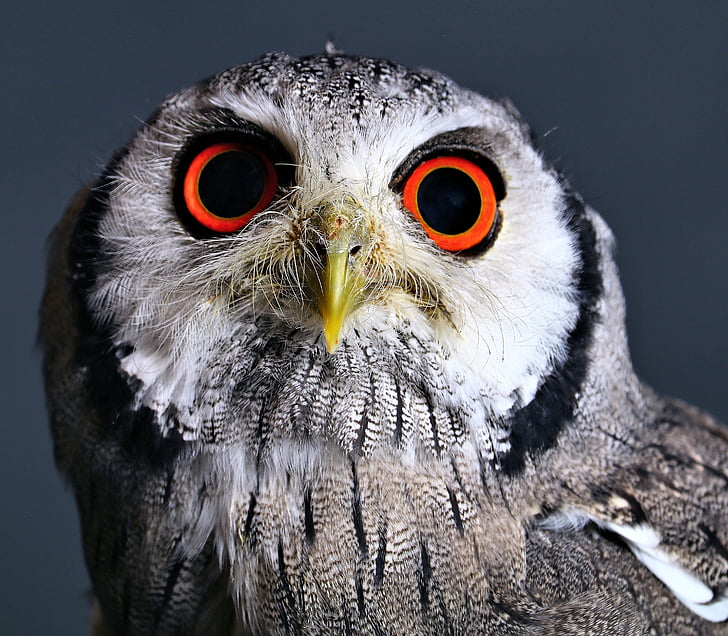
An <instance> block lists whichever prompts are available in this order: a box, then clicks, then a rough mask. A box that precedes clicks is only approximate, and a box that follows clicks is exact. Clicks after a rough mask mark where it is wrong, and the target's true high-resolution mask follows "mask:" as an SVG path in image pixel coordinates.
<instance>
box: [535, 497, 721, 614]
mask: <svg viewBox="0 0 728 636" xmlns="http://www.w3.org/2000/svg"><path fill="white" fill-rule="evenodd" d="M589 521H592V522H594V523H595V524H596V525H598V526H599V527H600V528H604V529H605V530H609V531H610V532H613V533H615V534H616V535H618V536H620V537H621V538H622V540H623V541H624V542H625V543H626V544H627V546H628V547H629V549H630V550H632V552H633V553H634V555H635V556H636V557H637V558H638V559H639V561H640V562H641V563H642V564H643V565H644V566H645V567H647V569H648V570H650V572H652V574H654V575H655V576H656V577H657V578H658V579H660V581H662V582H663V583H664V584H665V585H666V586H667V588H668V589H669V590H670V591H671V592H672V593H673V594H674V595H675V598H677V599H678V600H679V601H680V602H681V603H682V604H683V605H685V606H686V607H687V608H688V609H690V610H691V611H692V612H694V613H695V614H697V615H698V616H700V617H701V618H704V619H705V620H708V621H711V622H713V623H720V622H722V621H725V620H726V619H728V596H726V595H725V594H716V593H715V592H713V590H712V589H710V587H708V586H707V585H706V584H705V583H704V582H703V581H701V580H700V579H699V578H697V577H696V576H695V575H694V574H692V573H691V572H690V571H688V570H686V569H685V568H684V567H683V566H682V565H680V564H679V563H677V562H676V561H675V560H674V559H673V558H672V557H671V556H670V555H669V554H668V553H667V552H666V551H665V550H663V549H662V548H660V547H659V546H660V541H661V540H660V536H659V535H658V534H657V532H656V531H655V530H654V529H653V528H652V527H651V526H650V525H648V524H646V523H639V524H632V525H627V524H618V523H614V522H612V521H606V520H605V519H601V518H599V517H595V516H592V515H589V514H586V513H585V512H583V511H581V510H574V509H563V510H560V511H559V512H558V513H557V514H554V515H551V516H549V517H548V518H546V519H544V521H543V522H542V523H541V526H542V527H546V528H550V529H555V530H559V529H566V528H573V529H577V530H578V529H580V528H582V527H583V526H585V525H586V524H587V523H588V522H589Z"/></svg>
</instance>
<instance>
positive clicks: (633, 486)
mask: <svg viewBox="0 0 728 636" xmlns="http://www.w3.org/2000/svg"><path fill="white" fill-rule="evenodd" d="M221 129H225V130H230V129H234V130H238V131H240V130H242V131H245V132H246V134H249V135H254V136H259V137H260V138H261V139H262V138H265V139H268V141H267V142H266V143H268V142H270V143H274V144H279V145H280V147H281V148H283V149H284V151H285V153H287V155H288V156H289V157H290V160H291V163H292V164H293V166H294V172H295V178H294V179H293V182H292V184H291V185H290V186H287V187H284V188H283V189H282V191H281V192H279V194H278V196H277V197H276V199H275V201H274V202H273V203H271V205H270V206H269V208H268V209H267V210H266V211H264V212H262V213H260V214H258V216H256V217H255V219H254V220H253V221H252V222H251V223H250V224H249V225H248V226H246V227H245V228H244V229H243V230H241V231H240V232H236V233H234V234H232V235H229V236H225V237H210V236H200V235H198V234H197V233H196V232H195V231H194V228H192V227H190V226H189V224H188V223H186V222H185V220H184V219H183V218H181V217H180V216H179V215H178V214H177V210H176V207H175V187H176V186H175V180H176V179H177V178H178V177H176V171H177V170H178V166H179V161H180V159H179V157H180V156H181V155H182V154H183V153H184V152H185V148H187V147H188V146H189V144H190V143H192V142H193V141H194V140H195V139H197V138H199V136H200V135H202V134H205V133H207V132H209V131H210V130H217V131H219V130H221ZM269 138H270V139H269ZM433 148H434V149H440V150H442V149H443V148H446V149H448V151H457V152H464V153H478V154H482V155H484V156H486V157H487V158H488V160H489V161H490V162H492V163H493V165H494V166H495V167H496V168H497V170H498V172H499V175H500V177H501V179H502V181H503V184H502V185H503V190H504V196H503V197H502V199H501V201H500V203H499V212H500V214H501V218H502V225H501V227H500V228H499V230H498V234H497V236H496V238H495V240H494V242H493V244H492V245H491V246H489V248H488V249H487V250H484V251H482V253H473V254H457V253H455V254H452V253H447V252H445V251H443V250H441V249H439V248H437V247H436V246H435V245H434V244H433V243H432V241H431V240H430V239H429V238H428V237H427V236H426V234H425V233H424V231H423V230H422V228H421V226H419V225H418V223H417V222H416V220H415V219H414V218H413V217H412V215H410V214H409V213H408V212H407V210H406V209H404V207H403V205H402V202H401V194H400V190H399V189H398V187H399V186H398V183H399V182H400V181H401V179H402V178H403V175H406V174H407V173H408V171H409V170H411V167H412V166H413V165H415V164H416V163H417V162H418V161H420V160H421V158H422V157H423V156H426V155H427V153H428V152H430V151H431V149H433ZM331 209H346V210H348V211H350V213H351V218H355V219H357V222H358V223H361V224H362V225H363V226H364V227H366V228H367V236H368V238H367V240H366V241H365V243H364V245H363V247H362V249H361V250H360V251H359V252H358V253H357V255H356V259H355V263H354V265H353V267H355V268H357V271H360V272H366V280H367V281H368V283H367V285H368V287H367V288H366V292H365V299H366V300H365V302H364V303H363V304H362V306H360V307H359V308H358V309H357V310H356V311H355V312H353V313H352V314H351V315H350V316H349V317H348V318H347V322H346V323H345V326H344V332H343V336H342V341H341V344H340V346H339V347H338V348H337V349H336V351H335V352H333V353H329V352H328V351H327V349H326V347H325V346H324V341H323V337H322V327H321V318H320V316H319V315H318V313H317V311H316V307H315V298H314V297H313V294H312V292H311V283H310V280H309V279H307V278H306V275H305V272H306V271H307V269H306V268H307V267H309V266H310V261H311V260H312V259H315V251H316V249H315V246H316V245H317V244H319V243H320V242H321V241H322V240H323V238H325V237H323V238H322V230H321V227H322V226H321V218H322V216H323V215H324V214H325V213H326V211H327V210H331ZM612 251H613V240H612V236H611V233H610V231H609V229H608V227H607V226H606V224H605V223H604V221H602V219H601V218H600V217H599V216H598V215H597V214H596V213H595V212H594V211H593V210H591V209H590V208H588V207H587V206H586V205H585V204H584V203H583V202H582V201H581V199H580V198H579V197H578V195H576V194H574V193H573V192H571V191H570V190H569V188H568V186H567V185H566V183H565V181H564V180H563V178H562V177H560V175H558V173H557V172H556V171H555V170H553V169H552V168H550V167H549V166H548V165H546V164H545V163H544V161H543V159H542V158H541V156H540V155H539V153H538V152H537V150H536V149H534V148H533V146H532V143H531V140H530V137H529V131H528V128H527V126H526V125H525V124H524V123H523V122H522V121H521V120H520V118H519V116H518V114H517V113H516V112H515V110H514V109H513V107H512V106H510V105H509V104H506V103H498V102H494V101H491V100H488V99H486V98H483V97H481V96H478V95H476V94H474V93H471V92H469V91H466V90H464V89H462V88H460V87H458V86H457V85H455V84H454V83H452V82H451V81H450V80H448V79H447V78H445V77H443V76H442V75H439V74H437V73H433V72H430V71H411V70H408V69H405V68H403V67H401V66H398V65H396V64H393V63H391V62H388V61H384V60H374V59H369V58H359V57H350V56H344V55H338V54H332V55H324V56H317V57H310V58H302V59H296V58H291V57H289V56H285V55H280V54H273V55H269V56H265V57H263V58H261V59H260V60H258V61H256V62H254V63H252V64H249V65H246V66H242V67H238V68H234V69H230V70H228V71H225V72H223V73H221V74H219V75H217V76H215V77H213V78H211V79H209V80H207V81H205V82H203V83H201V84H200V85H198V86H196V87H193V88H190V89H186V90H184V91H181V92H179V93H177V94H175V95H173V96H171V97H170V98H169V99H168V100H167V101H165V103H164V104H162V106H161V107H160V108H159V109H158V111H157V112H156V113H155V114H154V116H153V117H152V118H151V119H150V120H149V122H148V123H147V124H145V125H144V126H143V127H142V128H141V130H140V131H139V132H138V133H137V134H136V135H135V137H134V138H133V139H132V140H131V142H130V143H129V144H128V145H127V146H126V147H125V148H124V149H122V150H121V151H120V152H119V153H118V154H117V156H116V157H115V158H114V159H113V160H112V161H111V162H110V164H109V166H108V167H107V169H106V171H105V173H104V174H103V175H102V177H101V178H100V180H99V182H98V183H97V184H96V185H95V187H94V188H92V189H91V190H88V191H84V192H82V193H81V194H80V195H79V196H78V197H77V199H76V201H75V202H74V203H73V204H72V205H71V206H70V208H69V210H68V212H67V214H66V215H65V217H64V218H63V220H62V221H61V223H60V224H59V226H58V228H57V230H56V232H55V236H54V241H53V252H52V255H51V259H50V264H49V273H48V284H47V288H46V293H45V297H44V301H43V307H42V312H41V313H42V315H41V319H42V321H41V322H42V325H41V335H42V340H43V343H44V349H45V377H46V385H47V392H48V399H49V410H50V416H51V422H52V427H53V433H54V439H55V444H56V457H57V461H58V464H59V466H60V468H61V470H62V471H63V472H64V473H65V474H66V475H67V476H68V478H69V480H70V482H71V485H72V487H73V489H74V492H75V493H76V498H77V501H78V506H79V510H80V515H81V522H82V529H83V541H84V549H85V555H86V561H87V564H88V567H89V571H90V574H91V579H92V584H93V588H94V594H95V596H96V599H97V625H96V628H95V630H96V633H98V634H209V633H219V634H250V633H255V634H257V633H261V634H262V633H265V634H278V633H280V634H289V633H301V634H323V633H331V634H341V633H350V634H402V635H406V634H442V633H451V634H476V633H479V634H557V633H558V634H582V633H593V634H615V633H630V634H681V633H684V634H695V633H701V634H718V633H726V624H725V622H724V621H725V619H726V616H727V615H728V599H726V587H727V586H728V548H726V546H728V527H727V524H726V523H725V521H726V510H727V508H728V489H727V488H726V485H727V484H728V459H727V458H728V433H726V429H725V428H724V427H723V426H722V425H720V424H718V423H716V422H715V421H714V420H712V419H711V418H710V417H709V416H707V415H705V414H702V413H700V412H698V411H697V410H695V409H693V408H692V407H688V406H686V405H683V404H680V403H678V402H676V401H674V400H670V399H666V398H663V397H661V396H659V395H657V394H655V393H654V392H653V391H652V390H650V389H649V388H648V387H646V386H645V385H644V384H642V383H641V382H640V381H639V380H638V379H637V378H636V376H635V375H634V372H633V371H632V368H631V363H630V360H629V353H628V349H627V343H626V338H625V332H624V307H623V299H622V293H621V289H620V285H619V280H618V275H617V271H616V267H615V264H614V260H613V255H612ZM660 568H662V569H660ZM661 573H662V574H661ZM661 578H662V579H663V580H660V579H661ZM663 581H665V582H663ZM668 586H670V587H672V590H671V589H669V587H668ZM701 616H707V617H708V618H710V619H711V620H705V619H704V618H702V617H701ZM721 621H722V622H721Z"/></svg>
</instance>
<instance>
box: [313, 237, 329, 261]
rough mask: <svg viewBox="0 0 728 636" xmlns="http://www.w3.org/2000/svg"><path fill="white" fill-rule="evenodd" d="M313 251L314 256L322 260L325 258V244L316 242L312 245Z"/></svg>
mask: <svg viewBox="0 0 728 636" xmlns="http://www.w3.org/2000/svg"><path fill="white" fill-rule="evenodd" d="M313 249H314V250H316V254H317V255H318V256H319V258H322V259H323V258H324V257H325V256H326V244H325V243H324V242H323V241H316V242H315V243H314V244H313Z"/></svg>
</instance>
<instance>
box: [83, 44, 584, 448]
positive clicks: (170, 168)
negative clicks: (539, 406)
mask: <svg viewBox="0 0 728 636" xmlns="http://www.w3.org/2000/svg"><path fill="white" fill-rule="evenodd" d="M97 197H98V198H100V199H103V201H104V206H103V207H104V212H103V214H97V215H91V216H90V221H88V222H87V223H88V227H87V228H86V231H85V233H82V234H83V235H84V237H88V236H89V235H92V236H93V237H94V241H92V243H93V250H94V256H93V257H92V258H88V259H86V262H88V263H90V265H89V266H88V270H89V272H90V273H88V279H89V281H90V282H89V298H90V301H89V307H90V314H91V318H92V320H93V321H95V322H96V323H97V324H98V325H100V326H101V327H102V328H104V329H107V330H108V331H109V333H110V336H111V337H110V340H111V341H112V342H113V344H114V347H115V355H116V357H117V358H118V359H119V363H120V366H121V369H122V370H123V372H124V373H125V374H126V375H127V378H128V382H129V384H130V385H131V386H133V387H134V388H135V401H136V406H137V407H140V408H141V407H147V408H149V409H151V411H152V412H153V413H154V414H155V418H156V422H157V426H158V427H159V429H160V432H161V433H162V435H168V434H172V433H174V434H179V435H181V436H182V438H184V439H186V440H196V439H199V440H202V441H205V440H210V439H215V440H218V439H219V438H220V436H221V435H223V433H222V431H223V430H228V428H227V424H228V423H229V421H232V418H234V411H236V409H245V408H249V405H250V404H251V403H252V402H254V400H252V399H251V398H252V396H253V395H254V394H256V395H259V394H260V393H261V392H263V393H266V392H268V393H271V392H272V393H273V394H275V395H276V396H279V397H277V398H276V399H277V400H279V401H280V407H279V408H281V409H288V411H287V416H286V417H284V418H282V421H285V422H288V423H289V424H290V429H291V430H289V431H287V432H284V433H281V434H290V433H300V432H301V431H307V432H309V433H310V432H312V431H316V430H321V429H322V427H324V428H325V427H329V428H332V429H333V430H335V431H338V432H335V433H334V436H335V437H338V438H339V441H340V443H341V444H343V445H344V447H345V448H347V449H348V450H351V448H352V444H355V443H356V440H352V439H351V433H348V432H347V431H350V430H353V429H352V427H349V426H347V425H346V422H343V421H342V422H339V424H341V426H339V425H338V424H337V418H338V419H340V418H350V417H352V415H351V413H352V412H355V413H356V412H358V413H359V414H360V415H361V413H362V411H363V407H361V408H359V409H358V410H357V409H353V410H352V408H350V407H351V402H352V400H353V401H356V400H359V401H363V402H367V400H368V401H369V404H371V403H372V400H386V399H388V398H387V395H386V393H387V391H378V396H377V397H376V398H372V397H370V398H367V397H366V392H367V391H368V390H369V389H367V388H366V387H368V386H370V384H371V383H370V382H367V381H366V379H367V378H368V377H369V375H371V373H372V371H371V369H377V368H380V369H381V368H384V369H388V370H389V372H391V374H392V375H393V377H398V376H407V377H408V378H409V376H412V378H417V381H416V383H415V385H416V386H420V387H422V390H421V391H419V392H416V394H414V395H412V396H411V398H410V401H409V404H411V406H412V408H411V409H410V410H411V411H412V413H417V411H418V408H417V405H418V404H420V403H421V404H427V403H430V402H431V401H432V400H433V396H434V395H435V394H436V395H437V401H438V403H441V404H444V405H446V408H448V407H449V406H452V409H453V413H454V412H457V416H454V415H453V416H452V417H453V418H455V417H456V418H457V420H458V426H457V427H455V426H453V430H456V429H457V431H458V432H457V433H454V436H455V437H457V436H458V435H461V436H467V435H470V434H472V432H473V431H474V430H475V428H474V427H471V426H470V423H471V422H475V421H477V422H482V421H483V420H484V419H486V420H489V421H492V422H494V423H497V422H498V421H500V420H502V419H503V418H505V417H506V416H507V414H508V413H509V412H511V411H512V410H514V408H516V407H520V406H523V405H524V404H527V403H529V402H530V401H531V400H532V399H533V397H534V395H535V394H536V392H537V391H538V390H539V388H540V387H541V386H542V385H543V383H544V382H545V380H546V378H547V377H548V376H549V374H550V373H552V371H553V370H554V369H555V368H556V367H558V366H559V365H561V364H562V363H563V362H564V360H565V357H566V355H567V352H568V348H569V345H568V340H569V334H570V333H572V332H573V330H574V328H575V326H576V325H577V322H578V320H579V316H580V311H581V309H582V307H581V305H582V290H581V283H580V276H581V275H582V271H583V269H584V264H583V255H582V247H581V242H583V241H584V240H585V239H584V237H583V236H581V235H580V231H579V219H580V217H583V215H584V214H585V213H584V210H583V207H582V206H581V204H579V203H578V200H576V199H575V198H574V197H572V196H570V195H568V194H567V193H566V192H565V189H564V186H563V184H562V183H560V181H559V178H558V175H557V174H555V173H554V172H553V171H551V170H550V169H548V168H547V167H545V166H544V162H543V160H542V158H541V157H540V156H539V154H538V153H537V151H536V150H535V149H534V148H533V147H532V145H531V144H530V143H529V141H528V131H527V130H526V129H525V127H524V125H523V124H522V123H521V121H520V119H519V118H518V117H517V115H516V114H515V113H514V112H513V110H512V108H511V107H510V106H508V105H507V104H501V103H497V102H494V101H491V100H488V99H485V98H483V97H481V96H479V95H476V94H474V93H470V92H467V91H464V90H462V89H460V88H458V87H456V86H455V85H454V84H453V83H452V82H451V81H450V80H448V79H447V78H445V77H443V76H441V75H438V74H436V73H433V72H429V71H419V72H412V71H409V70H407V69H405V68H402V67H400V66H398V65H395V64H393V63H390V62H384V61H378V60H369V59H361V60H357V59H356V58H347V57H337V56H327V57H313V58H304V59H301V60H299V59H293V58H288V57H287V56H284V55H271V56H267V57H265V58H262V59H261V60H259V61H257V62H255V63H253V64H250V65H247V66H242V67H239V68H235V69H232V70H229V71H226V72H224V73H221V74H220V75H218V76H216V77H214V78H212V79H211V80H210V81H209V82H208V83H206V84H202V85H199V86H197V87H194V88H190V89H188V90H185V91H182V92H180V93H177V94H175V95H173V96H171V97H170V98H169V99H168V100H167V101H166V102H165V103H164V104H162V106H161V107H160V109H159V110H158V112H157V113H156V115H155V116H154V117H153V118H152V119H151V120H150V121H149V122H148V123H147V124H146V125H145V126H144V127H143V128H142V129H141V130H140V131H139V132H138V133H137V134H136V136H135V137H134V139H133V140H132V142H131V143H130V144H129V146H128V147H127V149H126V151H125V152H124V153H123V154H122V155H121V156H119V157H117V158H116V160H115V161H114V162H113V163H112V164H111V166H110V167H109V168H108V170H107V173H106V175H105V177H104V182H103V185H102V186H101V188H100V190H99V191H98V193H97ZM78 244H79V245H81V241H78ZM77 249H78V250H79V251H83V249H88V247H78V248H77ZM99 254H100V255H101V256H98V255H99ZM79 260H80V261H84V259H83V258H80V259H79ZM352 360H354V362H352ZM373 361H376V365H373V364H372V362H373ZM293 370H295V372H294V371H293ZM301 374H303V375H306V374H309V375H315V376H316V377H320V378H324V379H325V380H326V381H325V382H323V381H322V382H319V383H318V384H316V385H315V386H317V387H318V388H317V389H316V390H317V391H318V392H319V393H318V394H316V395H310V394H309V395H307V396H305V397H304V398H300V400H302V401H300V402H296V400H293V401H294V402H296V403H295V404H291V403H290V400H289V399H288V398H285V397H284V396H289V395H292V394H295V392H296V391H295V389H296V388H297V387H298V386H299V384H297V383H299V382H302V379H303V376H302V375H301ZM362 378H364V379H365V381H362ZM396 384H397V383H396V382H395V385H396ZM407 384H411V382H408V383H407ZM362 386H363V387H364V389H362ZM372 386H373V385H372ZM273 387H274V388H275V390H273ZM399 390H400V389H399V388H398V386H393V387H391V391H392V392H393V394H394V393H396V392H397V391H399ZM362 391H363V392H364V395H362ZM246 396H248V397H246ZM392 401H393V403H397V401H396V400H395V399H394V398H392ZM312 403H316V404H319V405H323V408H317V409H311V408H310V405H311V404H312ZM342 404H344V405H345V406H341V405H342ZM372 410H374V409H372ZM421 410H422V412H423V413H424V412H426V411H428V409H427V408H422V409H421ZM313 411H316V412H317V413H318V415H316V414H314V413H313ZM339 412H341V415H340V416H339V415H338V413H339ZM407 417H410V419H411V420H412V422H411V426H410V427H409V429H408V427H407V426H404V430H405V434H404V437H405V438H407V436H408V435H407V434H406V431H407V430H410V436H416V430H417V426H418V424H417V422H416V421H415V420H416V419H417V417H416V415H412V414H410V415H408V416H407ZM423 418H424V419H425V420H426V419H427V418H425V416H423ZM421 426H428V423H427V422H426V421H423V422H422V423H421ZM494 427H496V425H495V424H494ZM496 428H497V427H496ZM482 429H483V427H482V425H479V427H478V430H479V431H480V432H479V433H478V435H480V436H482V435H483V433H482ZM494 430H495V429H494ZM226 434H227V433H226ZM391 434H392V431H389V432H388V433H387V435H389V436H391ZM360 441H361V440H360ZM481 442H482V443H483V444H486V443H487V446H488V448H489V449H490V451H491V452H497V451H498V448H499V444H501V446H502V445H503V444H504V442H502V440H501V441H498V434H497V433H496V434H491V435H490V438H489V439H488V440H481ZM440 443H442V444H445V443H446V442H445V441H443V440H440ZM372 444H373V445H376V442H375V441H373V442H372ZM364 446H366V444H364ZM360 449H361V445H360ZM501 450H503V448H501Z"/></svg>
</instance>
